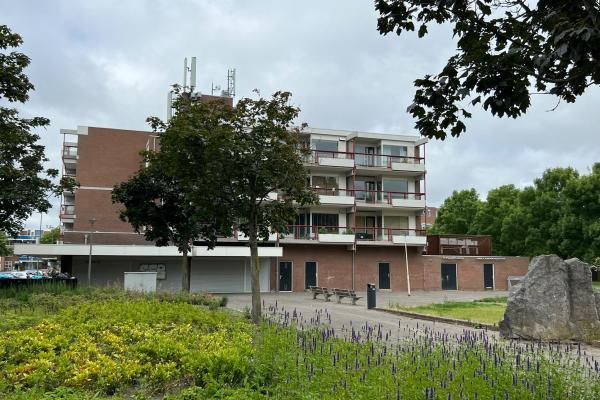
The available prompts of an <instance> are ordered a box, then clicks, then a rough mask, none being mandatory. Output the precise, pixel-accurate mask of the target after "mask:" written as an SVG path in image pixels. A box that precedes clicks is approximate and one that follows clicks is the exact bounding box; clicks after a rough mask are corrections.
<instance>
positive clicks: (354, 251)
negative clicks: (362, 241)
mask: <svg viewBox="0 0 600 400" xmlns="http://www.w3.org/2000/svg"><path fill="white" fill-rule="evenodd" d="M355 254H356V249H354V250H352V290H356V289H355V288H354V286H355V285H354V255H355Z"/></svg>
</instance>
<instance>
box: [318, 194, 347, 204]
mask: <svg viewBox="0 0 600 400" xmlns="http://www.w3.org/2000/svg"><path fill="white" fill-rule="evenodd" d="M319 202H320V203H321V204H322V205H328V204H331V205H341V206H352V205H354V196H332V195H326V194H320V195H319Z"/></svg>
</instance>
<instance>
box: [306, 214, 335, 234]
mask: <svg viewBox="0 0 600 400" xmlns="http://www.w3.org/2000/svg"><path fill="white" fill-rule="evenodd" d="M339 221H340V215H339V214H314V213H313V215H312V224H313V226H315V228H317V229H319V230H321V229H323V230H326V231H327V232H329V233H338V228H337V227H338V226H339V223H340V222H339Z"/></svg>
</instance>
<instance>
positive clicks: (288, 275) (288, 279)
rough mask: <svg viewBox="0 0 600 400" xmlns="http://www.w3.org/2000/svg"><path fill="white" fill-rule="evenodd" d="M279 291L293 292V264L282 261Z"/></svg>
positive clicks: (280, 264)
mask: <svg viewBox="0 0 600 400" xmlns="http://www.w3.org/2000/svg"><path fill="white" fill-rule="evenodd" d="M279 291H280V292H291V291H292V262H291V261H281V262H280V263H279Z"/></svg>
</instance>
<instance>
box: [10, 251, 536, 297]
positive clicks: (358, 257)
mask: <svg viewBox="0 0 600 400" xmlns="http://www.w3.org/2000/svg"><path fill="white" fill-rule="evenodd" d="M421 250H422V248H421V247H418V246H414V247H410V246H409V247H407V248H406V250H405V247H404V246H390V245H387V246H357V247H356V249H355V250H353V249H352V247H351V246H346V245H314V244H313V245H311V244H285V245H283V246H281V247H261V248H260V249H259V256H260V264H261V270H260V286H261V291H263V292H269V291H282V292H285V291H294V292H301V291H304V290H306V288H308V287H309V286H324V287H330V288H340V289H354V290H357V291H365V290H366V286H367V283H374V284H375V285H376V286H377V288H379V289H380V290H390V291H407V289H408V285H409V284H410V288H411V290H440V289H446V290H506V289H507V288H508V278H509V277H511V276H512V277H519V276H523V275H525V274H526V273H527V266H528V263H529V259H528V258H526V257H477V256H439V255H422V254H421ZM15 251H16V252H17V254H24V255H25V254H26V255H38V256H40V255H41V256H56V257H59V258H60V260H61V269H62V270H63V271H65V272H69V273H70V274H72V275H73V276H76V277H78V278H79V280H80V282H82V283H86V282H87V274H88V262H89V255H88V252H89V247H88V246H85V245H21V246H17V247H16V248H15ZM407 261H408V268H407ZM91 266H92V273H91V283H92V284H93V285H98V286H105V285H116V286H122V285H123V279H124V273H125V272H138V271H142V272H143V271H156V272H157V278H158V280H157V288H158V290H179V289H180V288H181V256H180V255H179V254H178V252H177V249H176V248H170V247H167V248H157V247H154V246H111V245H99V246H94V249H93V256H92V264H91ZM250 272H251V271H250V259H249V249H248V248H247V247H227V246H219V247H217V248H216V249H214V250H208V249H206V248H200V247H196V248H194V250H193V252H192V268H191V289H192V291H204V292H213V293H244V292H250V289H251V284H250V276H251V273H250ZM407 272H408V274H407Z"/></svg>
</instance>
